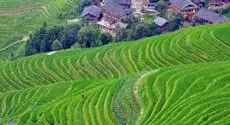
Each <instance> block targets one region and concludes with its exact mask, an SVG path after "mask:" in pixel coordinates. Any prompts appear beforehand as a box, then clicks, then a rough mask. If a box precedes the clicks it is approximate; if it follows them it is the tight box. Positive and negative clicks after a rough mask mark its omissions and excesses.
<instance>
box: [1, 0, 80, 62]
mask: <svg viewBox="0 0 230 125" xmlns="http://www.w3.org/2000/svg"><path fill="white" fill-rule="evenodd" d="M76 4H77V0H0V59H5V58H6V57H8V54H9V53H11V52H14V50H15V48H16V49H18V51H20V49H21V48H20V47H18V46H20V45H24V44H25V42H20V43H17V45H14V46H13V45H12V46H11V47H9V48H6V47H7V46H9V45H11V44H12V43H15V42H17V41H19V40H22V39H23V37H28V35H29V34H30V33H33V32H34V31H35V30H36V29H38V28H39V27H41V26H42V24H43V23H44V22H47V23H48V24H51V25H52V24H60V25H63V24H65V23H66V22H67V21H66V20H62V19H60V18H59V17H58V16H59V14H61V13H62V12H63V11H67V10H69V9H73V8H75V6H76ZM18 44H20V45H18ZM17 47H18V48H17ZM4 48H5V49H4ZM15 54H17V53H15Z"/></svg>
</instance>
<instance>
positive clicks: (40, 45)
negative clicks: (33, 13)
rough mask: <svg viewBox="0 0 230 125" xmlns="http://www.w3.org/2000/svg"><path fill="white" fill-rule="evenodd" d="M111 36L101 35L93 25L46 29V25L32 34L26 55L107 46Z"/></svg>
mask: <svg viewBox="0 0 230 125" xmlns="http://www.w3.org/2000/svg"><path fill="white" fill-rule="evenodd" d="M111 39H112V36H111V35H109V34H106V33H101V32H100V31H99V29H98V28H97V27H96V26H94V25H91V24H90V25H87V26H81V25H79V24H73V25H68V26H67V27H63V26H52V27H48V26H47V24H46V23H44V25H43V26H42V27H41V28H40V29H39V30H38V31H37V32H36V33H35V34H34V35H30V40H28V41H27V44H26V51H25V54H26V55H33V54H36V53H42V52H49V51H55V50H61V49H67V48H71V47H80V48H89V47H93V46H98V45H101V44H107V43H108V42H109V41H111Z"/></svg>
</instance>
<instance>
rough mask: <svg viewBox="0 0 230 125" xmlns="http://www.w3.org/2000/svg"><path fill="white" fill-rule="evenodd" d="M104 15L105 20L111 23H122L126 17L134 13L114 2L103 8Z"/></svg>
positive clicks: (106, 4) (107, 3) (109, 2)
mask: <svg viewBox="0 0 230 125" xmlns="http://www.w3.org/2000/svg"><path fill="white" fill-rule="evenodd" d="M102 10H103V11H102V13H103V18H104V20H106V21H108V22H110V23H116V22H119V21H121V20H122V19H123V18H124V17H125V16H127V15H129V14H131V13H132V11H131V10H130V9H129V8H126V7H124V6H122V5H120V4H118V3H115V2H114V1H108V2H106V3H105V5H104V6H103V7H102Z"/></svg>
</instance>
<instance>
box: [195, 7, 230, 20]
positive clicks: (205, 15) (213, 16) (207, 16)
mask: <svg viewBox="0 0 230 125" xmlns="http://www.w3.org/2000/svg"><path fill="white" fill-rule="evenodd" d="M196 19H197V21H199V22H203V23H221V22H227V21H230V19H229V18H227V17H225V16H223V15H220V14H218V13H215V12H213V11H210V10H207V9H204V8H203V9H200V11H199V12H198V13H197V14H196Z"/></svg>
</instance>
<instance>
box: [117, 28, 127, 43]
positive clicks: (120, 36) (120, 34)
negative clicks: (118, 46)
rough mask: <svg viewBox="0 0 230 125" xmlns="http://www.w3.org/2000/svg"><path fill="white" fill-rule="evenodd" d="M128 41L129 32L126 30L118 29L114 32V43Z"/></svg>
mask: <svg viewBox="0 0 230 125" xmlns="http://www.w3.org/2000/svg"><path fill="white" fill-rule="evenodd" d="M128 39H129V31H128V30H127V29H124V28H122V29H119V30H118V31H117V32H116V41H124V40H128Z"/></svg>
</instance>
